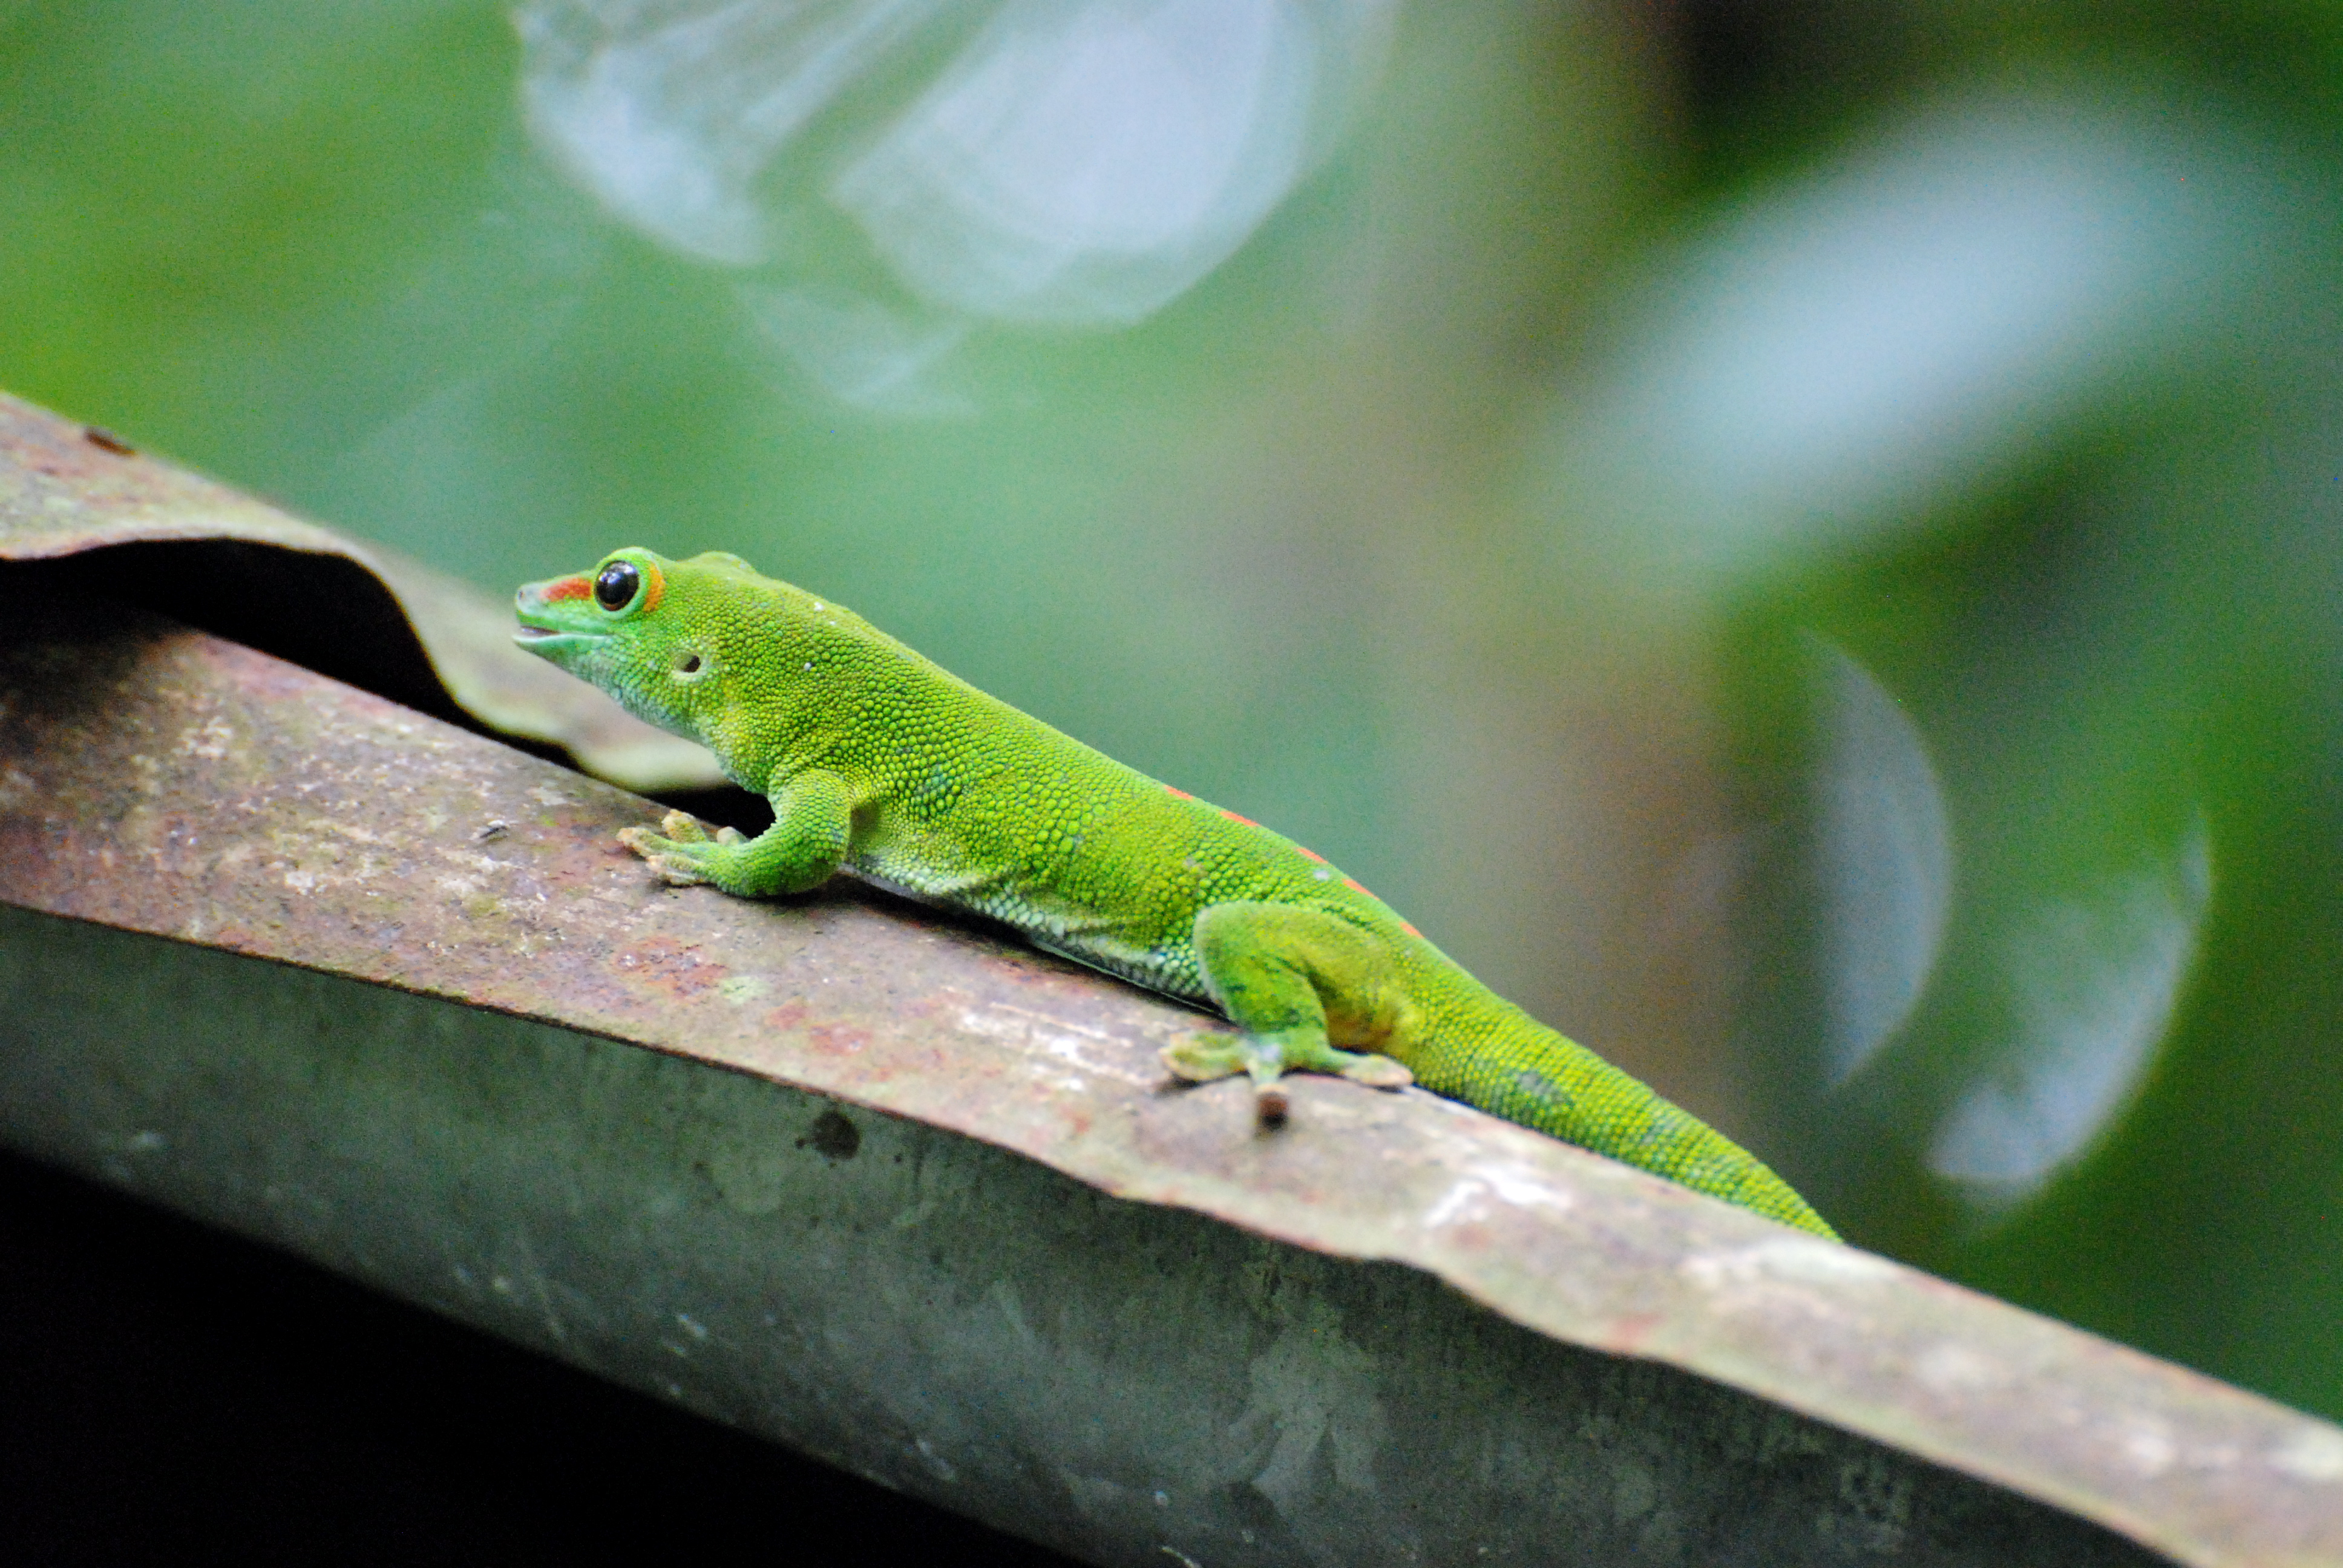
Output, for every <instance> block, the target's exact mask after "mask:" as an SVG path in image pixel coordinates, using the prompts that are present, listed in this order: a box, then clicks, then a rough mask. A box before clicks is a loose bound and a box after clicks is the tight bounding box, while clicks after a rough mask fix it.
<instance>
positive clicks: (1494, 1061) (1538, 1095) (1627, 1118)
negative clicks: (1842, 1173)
mask: <svg viewBox="0 0 2343 1568" xmlns="http://www.w3.org/2000/svg"><path fill="white" fill-rule="evenodd" d="M1492 1000H1494V999H1492ZM1499 1005H1500V1006H1502V1007H1503V1008H1504V1009H1505V1011H1506V1012H1507V1013H1508V1014H1510V1015H1511V1016H1509V1017H1507V1018H1505V1020H1503V1025H1502V1026H1501V1027H1500V1028H1498V1029H1497V1030H1493V1031H1491V1032H1490V1033H1489V1034H1487V1035H1485V1036H1483V1039H1481V1040H1478V1041H1477V1042H1475V1044H1474V1045H1473V1047H1472V1048H1470V1049H1467V1050H1458V1051H1450V1052H1443V1053H1440V1054H1441V1056H1442V1058H1443V1060H1438V1061H1437V1062H1436V1063H1433V1062H1419V1063H1418V1064H1417V1069H1416V1070H1417V1077H1418V1078H1419V1079H1420V1080H1421V1081H1423V1083H1424V1086H1425V1087H1426V1088H1428V1089H1431V1090H1433V1091H1434V1092H1436V1093H1440V1094H1445V1095H1448V1096H1451V1097H1452V1098H1453V1099H1457V1100H1462V1101H1465V1102H1466V1103H1467V1104H1470V1105H1474V1106H1478V1107H1479V1108H1480V1109H1481V1110H1483V1111H1489V1112H1490V1113H1492V1114H1493V1115H1497V1116H1502V1117H1503V1118H1504V1119H1505V1120H1507V1121H1518V1122H1520V1123H1522V1124H1523V1126H1525V1127H1534V1128H1536V1129H1537V1130H1538V1131H1542V1132H1547V1133H1551V1134H1552V1135H1554V1137H1556V1138H1559V1139H1562V1140H1563V1141H1564V1142H1568V1143H1575V1144H1577V1145H1578V1146H1579V1147H1580V1148H1582V1149H1588V1150H1592V1151H1594V1152H1595V1153H1597V1154H1602V1155H1606V1156H1608V1157H1609V1158H1611V1159H1614V1160H1616V1161H1620V1162H1621V1163H1623V1164H1627V1165H1633V1166H1634V1167H1635V1168H1636V1169H1638V1170H1641V1171H1650V1172H1652V1173H1653V1174H1654V1175H1655V1176H1664V1177H1665V1178H1666V1179H1667V1180H1669V1181H1674V1182H1678V1183H1680V1184H1682V1185H1684V1186H1686V1187H1689V1188H1691V1189H1692V1190H1693V1191H1696V1192H1705V1193H1707V1194H1708V1195H1709V1196H1710V1197H1712V1198H1722V1199H1724V1200H1725V1201H1726V1202H1728V1203H1735V1204H1738V1205H1740V1206H1741V1207H1742V1208H1744V1209H1749V1210H1754V1211H1755V1212H1757V1213H1760V1214H1763V1215H1765V1217H1766V1218H1767V1219H1770V1220H1775V1221H1780V1222H1781V1223H1782V1224H1785V1225H1791V1226H1795V1227H1796V1228H1797V1229H1798V1230H1801V1231H1808V1232H1811V1233H1812V1234H1814V1235H1817V1236H1827V1237H1829V1238H1830V1239H1831V1240H1833V1241H1836V1240H1837V1239H1838V1232H1837V1231H1834V1230H1832V1229H1831V1227H1830V1224H1829V1222H1828V1221H1825V1220H1824V1219H1823V1217H1822V1216H1821V1215H1820V1214H1818V1213H1816V1212H1815V1209H1814V1206H1813V1205H1812V1204H1810V1203H1808V1202H1807V1201H1805V1199H1804V1198H1802V1197H1800V1196H1799V1195H1798V1193H1797V1191H1796V1190H1795V1189H1794V1188H1792V1187H1791V1185H1790V1184H1789V1183H1788V1182H1786V1181H1783V1180H1782V1179H1781V1177H1779V1176H1777V1175H1775V1173H1774V1172H1773V1171H1771V1170H1769V1169H1768V1168H1767V1167H1766V1165H1765V1162H1764V1161H1761V1160H1759V1159H1758V1158H1757V1157H1756V1156H1755V1155H1754V1154H1752V1153H1750V1152H1749V1151H1747V1150H1746V1149H1744V1148H1742V1147H1741V1145H1739V1144H1738V1143H1735V1142H1734V1141H1733V1140H1731V1139H1730V1138H1727V1137H1725V1134H1723V1133H1722V1132H1719V1131H1716V1129H1715V1128H1713V1127H1711V1126H1709V1125H1708V1123H1706V1122H1704V1121H1701V1120H1700V1118H1698V1117H1696V1116H1694V1115H1693V1114H1692V1112H1690V1111H1686V1110H1684V1108H1683V1107H1681V1106H1678V1105H1675V1104H1674V1103H1672V1102H1671V1101H1667V1100H1665V1099H1664V1098H1662V1097H1661V1096H1660V1095H1658V1094H1656V1093H1654V1091H1652V1090H1651V1089H1650V1088H1649V1087H1648V1086H1646V1085H1645V1084H1644V1083H1643V1082H1641V1081H1638V1080H1637V1079H1635V1078H1634V1077H1633V1076H1632V1075H1630V1074H1628V1073H1625V1072H1623V1071H1621V1070H1619V1069H1617V1068H1615V1067H1614V1066H1612V1065H1611V1064H1610V1063H1609V1062H1607V1061H1605V1060H1603V1059H1602V1058H1601V1057H1599V1056H1597V1055H1595V1054H1594V1052H1593V1051H1591V1050H1587V1049H1586V1048H1585V1047H1584V1046H1582V1045H1580V1044H1578V1043H1577V1042H1576V1041H1574V1040H1569V1039H1567V1038H1565V1037H1564V1036H1563V1035H1560V1034H1557V1033H1556V1032H1554V1030H1550V1029H1548V1028H1546V1027H1545V1026H1544V1024H1542V1023H1539V1022H1537V1021H1536V1020H1534V1019H1532V1018H1531V1017H1529V1016H1528V1015H1527V1014H1526V1013H1522V1012H1520V1011H1519V1010H1517V1009H1514V1008H1513V1007H1512V1006H1511V1004H1509V1003H1500V1004H1499ZM1427 1069H1429V1070H1427Z"/></svg>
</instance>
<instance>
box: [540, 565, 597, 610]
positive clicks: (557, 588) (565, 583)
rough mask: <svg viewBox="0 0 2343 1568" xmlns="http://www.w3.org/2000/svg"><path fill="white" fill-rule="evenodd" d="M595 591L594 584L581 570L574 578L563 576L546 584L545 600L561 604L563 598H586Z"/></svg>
mask: <svg viewBox="0 0 2343 1568" xmlns="http://www.w3.org/2000/svg"><path fill="white" fill-rule="evenodd" d="M593 591H594V585H593V584H592V583H589V582H588V581H587V580H586V574H585V573H583V572H580V573H578V575H577V576H576V577H574V578H560V579H558V581H555V582H549V583H548V584H546V585H545V602H546V603H548V604H559V603H560V602H561V601H562V600H563V599H568V598H586V597H587V596H588V595H589V594H591V593H592V592H593Z"/></svg>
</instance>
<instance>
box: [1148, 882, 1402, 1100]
mask: <svg viewBox="0 0 2343 1568" xmlns="http://www.w3.org/2000/svg"><path fill="white" fill-rule="evenodd" d="M1195 943H1196V960H1197V964H1198V967H1199V968H1200V969H1202V971H1203V976H1204V983H1205V985H1206V986H1207V987H1208V988H1209V989H1210V990H1211V991H1212V1000H1215V1001H1217V1002H1219V1003H1220V1005H1221V1010H1222V1011H1223V1012H1225V1013H1227V1014H1228V1016H1229V1020H1230V1021H1231V1022H1232V1023H1234V1024H1235V1025H1236V1026H1237V1029H1238V1030H1239V1032H1238V1033H1236V1034H1235V1035H1225V1034H1192V1035H1189V1036H1187V1037H1185V1038H1184V1039H1182V1040H1179V1041H1177V1042H1175V1043H1173V1044H1172V1045H1171V1046H1169V1047H1167V1048H1165V1050H1164V1052H1163V1061H1164V1065H1165V1066H1167V1067H1169V1068H1170V1069H1171V1070H1172V1072H1173V1073H1174V1074H1176V1075H1177V1076H1179V1077H1181V1078H1184V1079H1187V1080H1190V1081H1193V1082H1206V1081H1211V1080H1212V1079H1216V1078H1228V1077H1232V1076H1234V1075H1235V1074H1237V1073H1240V1072H1242V1073H1244V1074H1246V1075H1248V1076H1249V1077H1251V1078H1252V1083H1253V1103H1254V1106H1255V1109H1256V1111H1257V1112H1258V1114H1259V1115H1260V1118H1261V1120H1262V1121H1265V1122H1270V1123H1275V1122H1279V1121H1283V1120H1284V1118H1285V1112H1286V1106H1287V1102H1286V1094H1285V1089H1284V1086H1283V1085H1282V1082H1281V1081H1280V1080H1281V1079H1282V1075H1283V1074H1285V1073H1287V1072H1324V1073H1331V1074H1334V1075H1336V1076H1339V1077H1342V1078H1347V1079H1349V1080H1351V1081H1353V1082H1354V1083H1363V1084H1367V1085H1369V1086H1370V1087H1373V1088H1376V1089H1400V1088H1403V1087H1405V1086H1406V1085H1407V1084H1408V1083H1410V1082H1411V1081H1413V1074H1412V1073H1410V1072H1409V1071H1408V1070H1407V1069H1406V1067H1404V1066H1403V1065H1402V1064H1401V1063H1400V1062H1398V1061H1395V1060H1393V1059H1392V1058H1390V1057H1388V1056H1383V1055H1380V1054H1375V1053H1373V1052H1363V1051H1355V1050H1342V1049H1341V1047H1339V1046H1337V1045H1335V1044H1334V1040H1337V1039H1339V1040H1342V1041H1343V1042H1344V1044H1353V1045H1380V1044H1383V1043H1384V1042H1385V1041H1386V1040H1388V1039H1389V1038H1390V1037H1391V1035H1392V1034H1393V1030H1394V1029H1395V1027H1396V1025H1397V1024H1398V1022H1399V1020H1400V1019H1401V1017H1402V1016H1403V1013H1404V1011H1405V1008H1404V1006H1403V1003H1402V1002H1401V1000H1400V999H1399V996H1398V992H1397V990H1396V987H1395V986H1394V984H1393V978H1392V967H1393V966H1392V962H1391V953H1390V950H1388V949H1387V948H1386V947H1385V946H1384V945H1383V943H1382V942H1380V941H1378V940H1376V939H1375V938H1374V937H1373V935H1371V934H1370V933H1368V932H1366V931H1363V930H1359V929H1358V928H1357V927H1356V926H1353V925H1352V924H1350V923H1349V922H1348V921H1345V920H1340V919H1337V918H1336V917H1334V916H1332V915H1330V914H1327V913H1325V912H1324V911H1322V910H1310V909H1302V908H1297V907H1295V906H1293V905H1291V904H1267V903H1229V904H1214V905H1212V907H1210V908H1209V909H1206V910H1202V911H1200V912H1199V913H1198V914H1197V916H1196V932H1195Z"/></svg>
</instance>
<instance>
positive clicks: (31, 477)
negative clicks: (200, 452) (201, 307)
mask: <svg viewBox="0 0 2343 1568" xmlns="http://www.w3.org/2000/svg"><path fill="white" fill-rule="evenodd" d="M223 543H227V544H241V545H247V546H255V547H259V548H265V549H267V550H276V551H286V552H291V553H293V554H295V555H298V556H307V557H316V558H326V559H329V560H336V561H341V562H347V563H348V565H349V566H351V567H354V568H357V574H358V580H359V581H370V582H371V583H372V584H373V585H374V587H375V588H376V589H377V591H378V592H379V593H380V594H381V595H382V596H384V597H386V598H387V599H388V601H389V605H390V607H391V608H392V609H393V610H394V611H395V619H396V620H403V621H404V623H405V624H406V626H407V627H408V628H411V629H412V634H413V637H414V639H415V642H416V645H417V648H416V651H417V653H419V655H420V656H421V658H423V659H424V660H425V661H427V664H428V665H429V668H430V673H431V675H432V676H433V677H435V678H437V680H438V681H439V683H440V684H441V685H443V686H444V687H445V688H446V689H447V693H448V695H449V696H450V697H451V698H452V699H454V702H455V704H456V706H457V707H458V708H459V709H462V710H463V711H464V712H466V713H468V714H470V715H471V716H472V717H473V718H475V719H478V720H479V721H480V722H481V723H482V724H484V725H486V726H487V727H488V729H495V730H498V731H500V732H502V733H504V734H507V735H512V736H517V737H520V738H522V739H529V740H537V741H541V742H544V743H545V744H547V745H550V746H558V747H559V748H561V749H564V750H566V751H568V753H569V754H570V755H571V756H572V757H574V758H576V759H578V763H579V765H580V766H581V767H583V768H585V769H587V770H588V772H591V773H594V774H596V775H597V776H598V777H601V778H605V779H614V780H616V781H618V782H620V783H623V784H625V785H627V786H628V787H629V788H631V789H649V790H674V789H709V788H713V787H715V786H718V785H720V784H721V783H722V782H723V781H724V780H723V775H722V774H721V773H720V772H719V770H718V769H717V767H716V761H715V759H714V758H712V757H710V756H709V754H708V752H707V751H706V749H703V748H701V747H699V746H696V745H693V744H692V743H691V742H689V741H688V740H682V739H678V738H676V737H675V736H672V735H668V734H666V733H664V732H662V731H660V730H659V729H653V728H652V727H651V726H649V725H648V724H645V723H643V722H642V721H641V720H640V719H636V718H635V717H634V716H633V715H631V714H629V713H628V712H627V711H626V710H624V709H621V708H619V707H618V704H617V703H615V702H612V701H611V700H610V699H608V698H606V697H604V696H603V695H602V694H601V693H600V692H598V691H596V690H594V689H591V688H590V687H587V686H584V685H581V684H580V683H579V682H578V681H576V680H572V679H570V678H568V677H567V676H564V675H562V674H561V673H560V672H559V671H558V670H555V669H553V668H550V667H548V666H547V665H545V663H544V662H543V661H542V660H540V659H535V658H530V657H529V656H528V655H527V654H525V653H523V652H521V651H520V650H519V649H518V648H515V647H514V646H513V641H512V613H511V608H510V606H509V605H508V604H506V603H504V602H502V601H500V600H498V599H496V598H492V597H491V596H489V595H487V594H483V593H481V592H480V591H479V590H478V589H477V588H473V587H472V586H471V585H469V584H468V583H464V582H459V581H458V580H457V579H456V578H450V577H448V576H447V575H445V574H444V573H441V572H437V571H434V570H432V569H431V568H428V567H426V566H423V565H421V564H419V563H417V562H415V561H411V560H407V559H406V558H403V557H401V556H399V555H397V553H395V552H393V551H390V550H385V549H382V548H378V547H376V546H372V545H367V544H362V543H360V542H358V541H357V540H354V539H349V538H344V537H343V536H341V535H339V534H337V533H335V532H333V531H332V530H331V529H328V528H320V527H318V526H317V524H315V523H310V522H307V521H304V520H303V519H301V518H296V517H292V516H289V515H288V514H287V513H285V512H283V511H281V510H279V509H277V508H275V507H272V506H270V505H268V504H267V503H266V502H264V501H261V500H257V499H256V498H253V497H250V496H247V495H245V494H243V493H241V492H239V491H236V490H234V489H231V488H229V487H226V486H225V485H222V484H219V483H217V482H216V481H214V480H211V479H207V478H205V477H202V476H200V475H196V474H192V473H189V472H187V471H186V469H184V468H180V467H175V466H174V465H172V464H169V463H166V462H162V461H159V460H157V459H156V458H153V457H147V456H146V455H145V454H143V453H141V452H139V451H138V450H137V448H136V447H134V446H132V445H131V444H130V443H129V442H127V441H126V440H124V439H123V438H122V437H118V436H116V435H115V434H114V433H113V432H111V431H106V430H101V429H97V428H96V427H90V426H84V425H77V424H75V423H73V422H71V421H69V420H65V419H61V418H58V417H56V416H55V415H53V414H50V413H47V412H45V410H42V409H39V408H36V407H33V406H32V405H31V404H28V403H25V402H24V401H23V400H21V399H19V398H15V397H9V396H8V395H7V394H5V393H0V561H17V562H29V561H57V560H64V559H66V558H73V557H79V556H85V555H87V554H89V553H91V552H94V551H99V550H122V549H125V548H126V547H137V546H149V547H153V546H162V547H175V546H176V547H186V546H202V545H218V544H223ZM336 586H337V588H340V589H341V591H345V592H347V591H349V589H348V588H347V587H344V586H343V585H339V584H337V585H336ZM205 608H206V607H205V606H204V605H203V604H201V603H199V602H194V601H185V602H182V603H181V604H180V605H179V606H178V608H177V613H178V615H179V618H182V619H186V620H191V621H196V622H199V623H201V622H203V621H204V611H205ZM353 608H356V607H352V606H349V605H347V604H345V605H343V606H341V607H340V608H339V613H340V614H341V615H342V616H344V617H347V615H348V614H349V613H350V612H351V611H352V609H353ZM282 609H283V614H284V615H285V616H286V617H287V618H290V617H291V616H292V615H293V614H295V613H296V611H297V609H298V610H303V611H305V612H306V613H310V614H313V615H321V618H330V616H331V614H332V612H330V611H327V612H322V614H321V612H320V611H319V610H318V608H317V607H297V606H295V605H290V604H287V605H286V606H284V607H282ZM259 613H261V614H266V607H261V609H260V612H259ZM385 619H386V620H390V619H392V618H385ZM246 640H250V639H249V638H247V639H246ZM372 651H373V652H375V653H376V654H377V655H385V654H388V653H390V652H392V651H393V650H388V649H376V650H372Z"/></svg>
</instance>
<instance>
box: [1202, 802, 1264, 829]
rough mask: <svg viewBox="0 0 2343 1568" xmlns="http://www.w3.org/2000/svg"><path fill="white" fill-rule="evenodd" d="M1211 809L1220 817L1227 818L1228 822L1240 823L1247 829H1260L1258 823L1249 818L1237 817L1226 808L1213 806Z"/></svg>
mask: <svg viewBox="0 0 2343 1568" xmlns="http://www.w3.org/2000/svg"><path fill="white" fill-rule="evenodd" d="M1212 809H1213V810H1215V811H1218V812H1219V813H1220V814H1221V815H1222V816H1223V817H1226V818H1227V819H1229V820H1230V821H1232V822H1242V823H1243V824H1244V825H1245V826H1246V827H1248V828H1258V827H1260V826H1261V824H1260V823H1258V822H1256V821H1254V820H1253V819H1252V818H1250V817H1240V816H1238V815H1237V814H1236V813H1235V812H1234V811H1232V810H1230V809H1228V808H1227V807H1226V806H1215V807H1213V808H1212Z"/></svg>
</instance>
